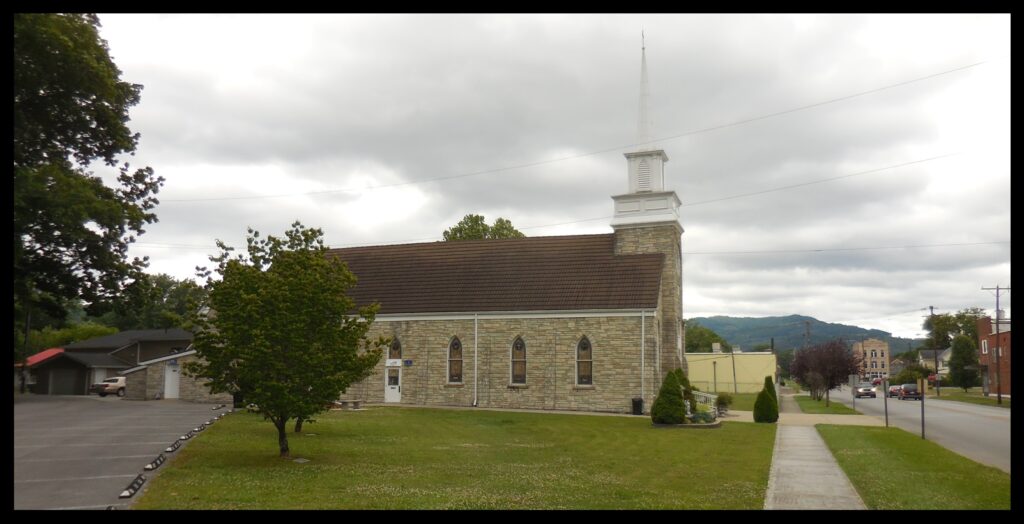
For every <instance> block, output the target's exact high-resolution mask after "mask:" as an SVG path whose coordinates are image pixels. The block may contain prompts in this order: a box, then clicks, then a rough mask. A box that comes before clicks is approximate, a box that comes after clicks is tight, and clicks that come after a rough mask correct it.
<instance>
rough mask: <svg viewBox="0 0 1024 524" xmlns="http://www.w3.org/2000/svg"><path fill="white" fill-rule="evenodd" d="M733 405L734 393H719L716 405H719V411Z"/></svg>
mask: <svg viewBox="0 0 1024 524" xmlns="http://www.w3.org/2000/svg"><path fill="white" fill-rule="evenodd" d="M731 405H732V395H730V394H728V393H719V394H718V398H717V399H715V407H717V408H718V410H719V411H725V410H727V409H729V406H731Z"/></svg>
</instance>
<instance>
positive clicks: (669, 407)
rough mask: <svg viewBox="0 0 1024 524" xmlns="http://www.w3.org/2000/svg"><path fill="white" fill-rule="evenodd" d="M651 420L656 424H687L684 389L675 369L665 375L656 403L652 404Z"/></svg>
mask: <svg viewBox="0 0 1024 524" xmlns="http://www.w3.org/2000/svg"><path fill="white" fill-rule="evenodd" d="M651 420H653V421H654V423H655V424H685V423H686V408H685V407H684V406H683V390H682V388H681V387H680V386H679V378H678V375H677V374H676V373H675V372H674V371H673V372H669V373H668V374H667V375H665V380H664V381H663V382H662V383H661V390H660V391H658V396H657V398H655V399H654V405H652V406H651Z"/></svg>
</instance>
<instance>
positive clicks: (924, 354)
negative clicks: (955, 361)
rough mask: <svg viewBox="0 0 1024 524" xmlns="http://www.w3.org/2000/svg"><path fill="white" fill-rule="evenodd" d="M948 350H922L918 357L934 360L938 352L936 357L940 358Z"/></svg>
mask: <svg viewBox="0 0 1024 524" xmlns="http://www.w3.org/2000/svg"><path fill="white" fill-rule="evenodd" d="M948 349H949V348H946V349H922V350H921V352H920V353H919V355H920V358H923V359H925V360H934V359H935V353H936V352H938V354H939V355H938V356H939V357H941V356H942V354H943V353H945V352H946V350H948Z"/></svg>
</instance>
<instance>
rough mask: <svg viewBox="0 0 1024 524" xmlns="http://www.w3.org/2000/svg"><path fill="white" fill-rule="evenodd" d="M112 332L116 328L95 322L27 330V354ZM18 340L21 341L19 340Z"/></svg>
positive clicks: (114, 331) (111, 333)
mask: <svg viewBox="0 0 1024 524" xmlns="http://www.w3.org/2000/svg"><path fill="white" fill-rule="evenodd" d="M114 333H117V328H113V327H109V326H104V325H101V324H97V323H95V322H82V323H80V324H71V325H69V326H66V327H63V328H59V329H55V328H52V327H50V326H46V327H44V328H43V329H41V330H38V331H37V330H32V331H31V332H29V337H28V345H27V347H28V352H29V355H33V354H35V353H38V352H40V351H42V350H44V349H49V348H60V347H64V346H66V345H68V344H72V343H74V342H81V341H83V340H89V339H90V338H96V337H104V336H107V335H113V334H114ZM22 338H23V335H22ZM19 342H21V341H20V340H19Z"/></svg>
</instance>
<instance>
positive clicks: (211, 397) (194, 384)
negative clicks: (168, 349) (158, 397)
mask: <svg viewBox="0 0 1024 524" xmlns="http://www.w3.org/2000/svg"><path fill="white" fill-rule="evenodd" d="M197 358H198V357H196V356H195V355H189V356H186V357H182V358H180V359H178V362H179V365H180V366H181V368H182V374H181V378H180V379H178V398H180V399H181V400H186V401H188V402H200V403H212V404H231V403H232V402H233V401H234V397H233V396H232V395H231V394H230V393H216V394H214V393H210V388H209V387H208V386H207V385H206V384H207V381H206V380H204V379H199V378H193V377H190V376H188V375H186V374H185V373H184V369H185V364H186V363H188V362H193V361H195V360H196V359H197Z"/></svg>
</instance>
